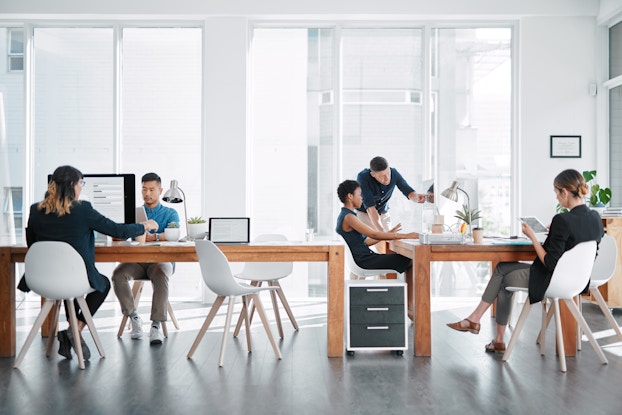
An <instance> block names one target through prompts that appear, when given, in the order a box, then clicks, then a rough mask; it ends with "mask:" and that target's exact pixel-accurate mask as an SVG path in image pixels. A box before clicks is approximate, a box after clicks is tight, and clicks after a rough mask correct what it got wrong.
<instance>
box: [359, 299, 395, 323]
mask: <svg viewBox="0 0 622 415" xmlns="http://www.w3.org/2000/svg"><path fill="white" fill-rule="evenodd" d="M405 313H406V312H405V309H404V304H381V305H356V306H355V305H353V306H350V322H351V323H352V324H382V323H384V324H389V323H396V324H400V323H401V324H404V321H405V320H406V318H405Z"/></svg>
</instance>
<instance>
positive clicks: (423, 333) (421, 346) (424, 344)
mask: <svg viewBox="0 0 622 415" xmlns="http://www.w3.org/2000/svg"><path fill="white" fill-rule="evenodd" d="M414 256H415V259H414V263H413V268H414V269H413V271H414V273H415V275H414V282H415V283H414V284H413V299H414V302H415V315H414V319H415V320H414V321H415V325H414V329H413V330H414V331H413V339H414V344H415V356H431V355H432V330H431V324H432V312H431V309H430V245H418V246H417V247H416V248H415V255H414Z"/></svg>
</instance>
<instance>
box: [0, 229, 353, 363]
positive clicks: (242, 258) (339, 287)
mask: <svg viewBox="0 0 622 415" xmlns="http://www.w3.org/2000/svg"><path fill="white" fill-rule="evenodd" d="M220 249H221V250H222V251H223V253H224V254H225V255H226V257H227V259H228V260H229V261H231V262H264V261H275V262H290V261H294V262H326V263H327V266H328V289H327V296H328V298H327V300H328V306H327V308H328V311H327V314H328V318H327V331H328V335H327V343H328V346H327V349H328V350H327V352H328V357H340V356H343V353H344V346H343V315H344V314H343V313H344V310H343V301H344V291H343V285H344V283H343V269H344V268H343V267H344V265H343V244H341V243H338V242H322V241H318V242H310V243H292V244H290V245H282V244H278V245H277V244H272V245H260V244H252V243H251V244H248V245H221V246H220ZM26 251H27V248H26V247H25V246H12V247H8V246H0V357H11V356H15V329H16V327H15V326H16V320H15V278H16V275H15V264H16V263H20V262H24V257H25V256H26ZM95 260H96V262H169V261H175V262H197V256H196V252H195V249H194V245H186V246H153V245H145V246H129V245H123V244H119V243H113V244H112V245H110V246H97V247H95Z"/></svg>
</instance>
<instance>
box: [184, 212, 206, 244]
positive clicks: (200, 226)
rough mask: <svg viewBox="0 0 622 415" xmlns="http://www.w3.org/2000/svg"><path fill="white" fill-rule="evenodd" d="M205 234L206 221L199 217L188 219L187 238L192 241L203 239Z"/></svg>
mask: <svg viewBox="0 0 622 415" xmlns="http://www.w3.org/2000/svg"><path fill="white" fill-rule="evenodd" d="M206 233H207V221H206V220H205V219H203V218H202V217H201V216H195V217H191V218H190V219H188V237H189V238H190V239H192V240H197V239H203V238H205V234H206Z"/></svg>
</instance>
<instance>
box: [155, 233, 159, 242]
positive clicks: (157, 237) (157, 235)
mask: <svg viewBox="0 0 622 415" xmlns="http://www.w3.org/2000/svg"><path fill="white" fill-rule="evenodd" d="M155 236H156V241H159V240H160V234H159V233H156V234H155Z"/></svg>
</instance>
